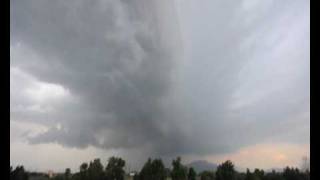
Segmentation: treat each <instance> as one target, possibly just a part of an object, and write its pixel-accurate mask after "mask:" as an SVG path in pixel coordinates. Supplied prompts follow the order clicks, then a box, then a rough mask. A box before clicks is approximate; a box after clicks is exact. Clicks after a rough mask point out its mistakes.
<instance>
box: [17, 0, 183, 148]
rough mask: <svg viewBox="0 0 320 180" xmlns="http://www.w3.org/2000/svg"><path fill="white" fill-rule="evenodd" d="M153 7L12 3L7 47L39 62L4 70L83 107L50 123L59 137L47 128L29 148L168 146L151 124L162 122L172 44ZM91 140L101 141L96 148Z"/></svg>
mask: <svg viewBox="0 0 320 180" xmlns="http://www.w3.org/2000/svg"><path fill="white" fill-rule="evenodd" d="M169 5H170V4H169ZM144 6H145V7H144ZM156 7H157V5H156V2H155V1H145V2H142V1H139V2H133V1H123V2H122V1H93V2H90V3H89V1H68V2H66V1H29V2H25V1H13V2H12V5H11V10H12V11H11V19H12V21H11V29H12V31H11V37H12V44H14V43H17V42H18V41H20V42H21V43H22V44H24V45H26V46H28V47H30V48H31V49H33V50H34V51H35V52H36V53H38V54H40V55H41V56H42V58H39V59H37V60H35V61H37V62H36V63H34V64H33V63H30V61H33V59H28V60H23V61H20V62H15V61H14V62H12V64H13V65H15V66H17V67H20V68H21V69H24V70H25V71H27V72H29V73H31V74H32V75H34V76H35V77H37V79H38V80H40V81H44V82H50V83H55V84H59V85H62V86H63V87H65V88H67V89H68V90H70V92H71V93H72V94H73V95H74V96H77V97H80V99H81V103H83V104H84V107H82V110H81V111H80V112H79V111H76V110H71V112H70V113H67V111H68V110H67V109H74V107H64V108H65V109H66V110H62V111H61V112H62V115H57V116H56V117H55V118H59V119H58V120H57V121H58V122H61V123H62V127H63V128H65V129H68V130H67V131H66V132H65V131H63V130H61V129H60V130H58V129H55V128H52V129H50V130H49V131H48V132H47V133H45V134H43V135H41V136H38V137H36V138H34V139H31V142H33V143H41V142H51V141H57V142H59V143H61V144H64V145H67V146H76V147H85V146H86V145H94V146H102V147H105V148H127V147H136V146H142V145H144V144H145V143H153V141H154V142H157V143H158V142H160V141H161V139H165V140H163V141H170V140H169V138H172V137H171V135H166V134H164V132H162V131H161V129H160V128H159V127H158V126H159V125H158V124H159V123H165V121H170V119H168V117H165V112H163V110H162V104H161V103H162V102H161V101H162V100H161V99H162V98H163V97H165V96H166V94H168V93H169V91H170V86H171V74H172V69H173V68H174V66H175V63H176V62H177V61H178V59H177V58H178V56H176V53H175V52H174V50H177V45H176V44H174V43H176V40H174V39H171V40H170V41H167V39H163V38H172V35H174V34H172V33H171V34H169V33H166V32H167V31H170V28H174V27H170V24H169V25H167V24H166V23H167V22H166V21H162V20H159V18H160V13H162V12H157V11H159V10H160V11H161V7H158V9H157V8H156ZM159 8H160V9H159ZM169 8H170V7H169ZM167 9H168V8H167ZM167 9H165V10H167ZM169 13H170V12H169ZM171 13H172V12H171ZM169 16H170V14H168V15H167V18H168V17H169ZM170 18H172V16H171V17H170ZM168 20H169V19H167V21H168ZM170 21H171V20H170ZM174 23H175V22H174V21H173V24H172V25H175V24H174ZM159 26H163V27H159ZM166 30H167V31H166ZM176 39H177V40H179V39H178V38H176ZM68 106H71V105H70V104H68ZM75 106H77V105H75ZM77 110H78V109H77ZM72 113H76V114H75V115H71V114H72ZM81 113H84V115H82V114H81ZM86 113H89V114H86ZM68 114H69V115H71V116H72V117H68ZM77 114H80V115H77ZM173 122H174V121H172V123H170V126H168V127H166V128H169V129H170V131H171V132H170V133H173V132H172V131H175V130H174V126H175V125H174V123H173ZM105 130H106V131H108V132H107V135H106V134H104V131H105ZM99 132H101V133H102V135H97V133H99ZM174 133H177V134H179V133H180V132H174ZM96 136H107V137H104V138H105V141H104V142H100V143H98V142H97V138H96ZM172 139H174V138H172ZM165 148H169V146H168V147H165Z"/></svg>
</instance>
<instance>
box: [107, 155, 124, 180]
mask: <svg viewBox="0 0 320 180" xmlns="http://www.w3.org/2000/svg"><path fill="white" fill-rule="evenodd" d="M125 164H126V162H125V161H124V160H123V159H121V158H118V157H111V158H109V161H108V165H107V167H106V177H107V179H110V180H123V179H124V175H125V172H124V170H123V168H124V166H125Z"/></svg>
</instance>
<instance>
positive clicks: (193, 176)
mask: <svg viewBox="0 0 320 180" xmlns="http://www.w3.org/2000/svg"><path fill="white" fill-rule="evenodd" d="M196 176H197V173H196V171H195V170H194V169H193V168H192V167H190V168H189V172H188V180H196Z"/></svg>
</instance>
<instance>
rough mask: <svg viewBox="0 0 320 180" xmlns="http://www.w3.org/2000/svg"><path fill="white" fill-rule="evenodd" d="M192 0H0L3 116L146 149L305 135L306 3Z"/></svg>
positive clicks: (212, 146) (91, 142) (210, 147)
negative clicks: (4, 7)
mask: <svg viewBox="0 0 320 180" xmlns="http://www.w3.org/2000/svg"><path fill="white" fill-rule="evenodd" d="M197 3H198V4H197ZM197 3H196V2H192V1H181V0H180V1H170V0H161V1H160V0H97V1H86V0H69V1H65V0H55V1H52V0H51V1H50V0H29V1H23V0H16V1H11V7H10V8H11V9H10V13H11V17H10V18H11V22H10V26H11V27H10V28H11V35H10V38H11V42H10V55H11V60H10V75H11V76H10V83H11V85H10V98H11V101H10V115H11V122H14V123H32V124H37V125H39V126H41V127H44V129H42V130H41V131H40V130H38V131H37V132H36V133H35V132H27V133H26V134H23V136H24V137H25V138H26V140H27V142H28V143H29V144H32V145H35V144H46V143H51V142H55V143H58V144H60V145H63V146H65V147H67V148H78V149H84V148H87V147H89V146H93V147H97V148H101V149H105V150H110V149H113V150H114V149H115V150H117V149H121V150H126V151H127V152H129V154H130V150H131V149H138V150H140V151H143V152H145V153H146V154H145V155H146V156H148V155H150V156H167V157H172V156H176V155H210V154H220V153H229V152H234V151H236V150H238V149H239V148H241V147H246V146H249V145H254V144H257V143H261V142H287V143H298V144H299V143H301V144H303V143H309V126H310V123H309V117H310V115H309V111H310V106H309V102H310V98H309V79H310V78H309V41H310V40H309V34H310V33H309V19H310V17H309V1H302V0H296V1H288V2H285V1H283V2H282V1H281V2H276V1H275V2H273V1H270V2H269V3H262V2H261V3H260V2H259V3H255V2H254V1H249V0H245V1H237V2H234V1H233V2H232V3H231V2H229V1H223V2H215V1H208V0H205V1H201V2H197ZM288 4H290V6H289V5H288Z"/></svg>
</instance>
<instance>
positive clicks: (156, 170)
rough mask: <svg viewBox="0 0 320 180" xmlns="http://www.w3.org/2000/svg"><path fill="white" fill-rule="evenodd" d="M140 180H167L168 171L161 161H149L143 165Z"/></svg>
mask: <svg viewBox="0 0 320 180" xmlns="http://www.w3.org/2000/svg"><path fill="white" fill-rule="evenodd" d="M139 177H140V180H149V179H152V180H165V179H166V177H167V170H166V168H165V167H164V165H163V162H162V160H161V159H155V160H152V159H150V158H149V159H148V161H147V162H146V163H145V164H144V165H143V167H142V169H141V171H140V174H139Z"/></svg>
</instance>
